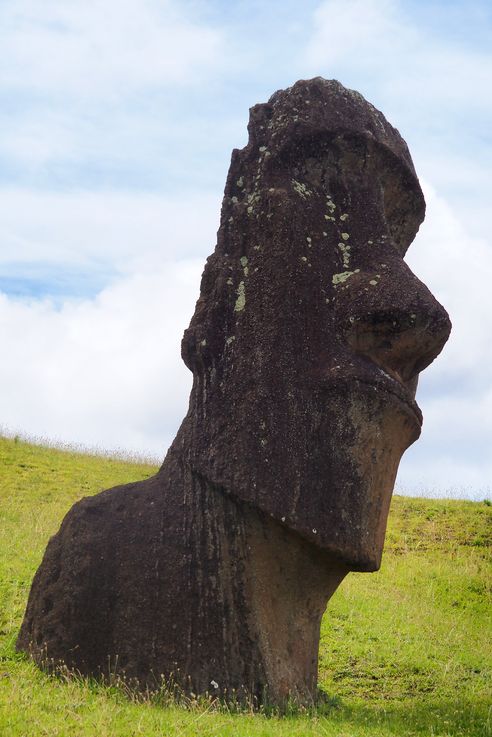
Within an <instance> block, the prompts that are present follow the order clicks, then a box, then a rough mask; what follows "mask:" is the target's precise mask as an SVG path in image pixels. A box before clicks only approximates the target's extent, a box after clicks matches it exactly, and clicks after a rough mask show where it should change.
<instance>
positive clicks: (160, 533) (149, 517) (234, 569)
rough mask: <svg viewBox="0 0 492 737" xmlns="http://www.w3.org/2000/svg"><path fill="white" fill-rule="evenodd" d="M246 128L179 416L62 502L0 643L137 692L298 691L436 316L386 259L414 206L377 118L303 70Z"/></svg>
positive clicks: (382, 497) (385, 485)
mask: <svg viewBox="0 0 492 737" xmlns="http://www.w3.org/2000/svg"><path fill="white" fill-rule="evenodd" d="M248 130H249V142H248V144H247V146H246V147H245V148H244V149H242V150H234V151H233V154H232V162H231V166H230V170H229V174H228V177H227V183H226V188H225V194H224V200H223V205H222V214H221V224H220V229H219V232H218V240H217V246H216V248H215V251H214V253H213V254H212V255H211V256H210V257H209V259H208V260H207V264H206V266H205V270H204V274H203V278H202V284H201V292H200V297H199V300H198V302H197V305H196V310H195V314H194V316H193V318H192V320H191V324H190V326H189V328H188V329H187V330H186V332H185V335H184V338H183V343H182V355H183V359H184V361H185V363H186V365H187V366H188V367H189V368H190V369H191V371H192V372H193V389H192V392H191V396H190V405H189V410H188V414H187V415H186V417H185V419H184V420H183V423H182V425H181V428H180V430H179V432H178V434H177V436H176V439H175V440H174V442H173V444H172V446H171V448H170V450H169V452H168V454H167V456H166V459H165V461H164V463H163V465H162V467H161V469H160V470H159V472H158V473H157V475H156V476H154V477H152V478H151V479H148V480H146V481H142V482H139V483H135V484H129V485H126V486H120V487H117V488H114V489H110V490H108V491H105V492H103V493H101V494H99V495H97V496H95V497H91V498H85V499H82V500H81V501H80V502H78V503H77V504H75V506H74V507H73V508H72V509H71V510H70V511H69V513H68V514H67V516H66V517H65V519H64V521H63V523H62V525H61V528H60V530H59V532H58V533H57V534H56V535H55V536H54V537H53V538H52V539H51V540H50V542H49V545H48V548H47V550H46V553H45V556H44V559H43V561H42V563H41V566H40V568H39V570H38V571H37V573H36V576H35V579H34V582H33V585H32V589H31V594H30V597H29V603H28V607H27V611H26V615H25V619H24V622H23V625H22V629H21V632H20V635H19V640H18V648H19V649H21V650H25V651H28V652H30V653H31V655H32V657H33V658H34V659H35V660H36V661H37V662H38V663H39V664H40V665H45V666H46V665H49V664H50V663H58V662H63V663H64V664H66V665H67V666H68V667H69V668H73V669H76V670H77V671H79V672H80V673H82V674H85V675H95V676H97V677H101V678H104V677H108V676H109V675H110V674H115V673H117V674H119V675H122V676H124V677H126V678H127V679H129V680H131V681H132V682H133V683H134V684H135V685H136V687H137V688H157V687H158V686H159V685H160V683H161V682H162V680H163V679H164V680H169V679H172V680H173V681H174V682H175V683H177V684H178V685H179V686H180V687H182V688H183V689H185V691H193V692H194V693H201V692H205V691H209V692H211V693H216V694H218V695H221V696H224V697H226V698H235V697H238V698H253V699H255V700H256V703H258V704H259V703H260V702H262V701H265V700H269V701H270V702H274V703H277V704H280V705H281V704H283V703H284V702H285V700H286V699H287V698H289V697H294V698H296V699H298V700H299V701H301V702H304V703H309V702H312V701H313V700H315V698H316V681H317V660H318V644H319V629H320V620H321V616H322V614H323V612H324V609H325V607H326V603H327V601H328V599H329V598H330V596H331V595H332V594H333V592H334V591H335V589H336V588H337V586H338V585H339V584H340V582H341V581H342V579H343V578H344V576H345V575H346V574H347V573H348V571H350V570H358V571H374V570H376V569H377V568H378V567H379V565H380V561H381V553H382V547H383V542H384V535H385V528H386V519H387V515H388V508H389V503H390V498H391V493H392V490H393V484H394V480H395V476H396V471H397V468H398V463H399V461H400V458H401V455H402V453H403V452H404V451H405V449H406V448H407V447H408V446H409V445H410V444H411V443H413V442H414V441H415V440H416V439H417V438H418V436H419V434H420V427H421V421H422V417H421V413H420V410H419V408H418V406H417V404H416V403H415V389H416V385H417V378H418V375H419V373H420V372H421V371H422V370H423V369H424V368H425V367H426V366H427V365H428V364H429V363H431V361H432V360H433V359H434V358H435V357H436V356H437V354H438V353H439V352H440V351H441V349H442V347H443V345H444V343H445V342H446V340H447V337H448V334H449V330H450V323H449V319H448V316H447V314H446V312H445V311H444V309H443V308H442V307H441V306H440V305H439V304H438V303H437V302H436V300H435V299H434V298H433V296H432V295H431V294H430V292H429V291H428V289H427V288H426V287H425V286H424V285H423V284H422V283H421V282H420V281H419V280H418V279H417V278H416V277H415V276H414V275H413V273H412V272H411V271H410V269H409V268H408V267H407V266H406V265H405V263H404V261H403V256H404V253H405V251H406V249H407V247H408V246H409V244H410V243H411V241H412V240H413V238H414V236H415V234H416V232H417V230H418V228H419V225H420V223H421V222H422V220H423V218H424V210H425V204H424V199H423V195H422V191H421V189H420V186H419V183H418V179H417V176H416V174H415V170H414V167H413V164H412V160H411V158H410V154H409V152H408V149H407V146H406V144H405V142H404V141H403V139H402V138H401V136H400V135H399V133H398V131H396V130H395V129H394V128H393V127H392V126H391V125H390V124H389V123H388V122H387V121H386V119H385V118H384V117H383V115H382V114H381V113H380V112H379V111H377V110H376V109H375V108H374V107H373V106H372V105H370V104H369V103H367V102H366V101H365V100H364V99H363V98H362V97H361V95H359V94H358V93H357V92H353V91H352V90H348V89H345V88H344V87H343V86H342V85H341V84H340V83H338V82H336V81H327V80H324V79H321V78H316V79H313V80H310V81H300V82H297V83H296V84H295V85H294V86H293V87H291V88H289V89H287V90H281V91H279V92H276V93H275V94H274V95H273V96H272V97H271V98H270V100H269V101H268V103H266V104H261V105H256V106H255V107H253V108H252V109H251V111H250V122H249V126H248ZM158 319H159V318H158V316H157V315H156V322H157V321H158Z"/></svg>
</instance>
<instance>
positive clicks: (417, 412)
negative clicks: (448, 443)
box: [323, 362, 423, 427]
mask: <svg viewBox="0 0 492 737" xmlns="http://www.w3.org/2000/svg"><path fill="white" fill-rule="evenodd" d="M369 366H370V370H367V369H368V368H369ZM369 366H366V367H365V368H366V370H365V371H364V372H360V371H349V372H347V373H345V374H342V373H341V371H340V372H337V369H341V366H334V367H333V368H332V370H331V372H330V373H331V376H330V377H329V378H328V377H325V379H324V381H323V383H325V384H326V386H327V387H328V386H330V385H332V386H337V385H338V386H340V384H344V385H345V386H346V387H347V389H348V390H349V392H350V393H352V391H353V387H354V385H355V386H357V387H359V388H362V387H361V385H362V386H364V388H365V387H367V388H370V389H372V390H374V391H375V392H383V393H385V394H388V395H390V396H391V398H392V399H397V400H398V401H399V402H400V404H402V405H404V407H405V408H406V409H407V410H409V411H410V413H411V415H412V418H413V419H414V420H415V422H416V423H417V424H418V426H419V427H421V426H422V422H423V417H422V410H421V409H420V407H419V405H418V404H417V402H416V401H415V399H414V395H413V392H412V391H410V389H409V388H408V387H407V386H406V385H405V383H404V382H403V381H400V380H398V379H397V378H396V377H395V376H392V375H391V374H389V373H388V372H387V371H386V370H385V369H383V368H381V367H380V366H377V365H376V364H374V363H372V362H371V363H370V364H369ZM335 372H336V373H335ZM334 373H335V375H334ZM336 374H338V375H336Z"/></svg>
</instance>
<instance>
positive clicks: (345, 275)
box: [331, 269, 360, 286]
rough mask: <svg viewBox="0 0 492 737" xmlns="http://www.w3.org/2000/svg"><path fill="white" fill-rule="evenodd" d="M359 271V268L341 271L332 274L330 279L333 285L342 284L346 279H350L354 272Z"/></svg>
mask: <svg viewBox="0 0 492 737" xmlns="http://www.w3.org/2000/svg"><path fill="white" fill-rule="evenodd" d="M359 271H360V269H355V271H342V272H341V273H340V274H333V277H332V280H331V281H332V283H333V284H334V286H336V285H337V284H343V283H344V282H346V281H347V279H350V277H351V276H353V275H354V274H358V273H359Z"/></svg>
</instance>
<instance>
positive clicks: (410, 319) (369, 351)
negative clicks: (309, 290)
mask: <svg viewBox="0 0 492 737" xmlns="http://www.w3.org/2000/svg"><path fill="white" fill-rule="evenodd" d="M354 276H355V278H353V280H349V281H351V283H350V284H348V285H347V290H346V292H345V294H344V299H343V300H342V302H343V303H345V305H346V309H345V310H343V312H345V314H344V315H343V318H342V320H341V324H340V326H341V328H342V331H343V333H344V337H345V340H346V341H347V343H348V344H349V345H350V347H351V348H352V350H353V351H354V352H355V353H357V354H359V355H364V356H367V357H368V358H370V359H371V360H372V361H373V362H374V363H375V364H377V365H378V366H379V367H381V368H382V369H383V370H385V371H386V372H388V373H390V374H391V375H392V376H393V377H394V378H396V379H398V380H399V381H401V382H402V383H404V384H406V385H407V386H408V387H409V388H416V383H417V378H418V375H419V373H420V372H421V371H423V369H425V368H426V367H427V366H428V365H429V364H430V363H431V362H432V361H433V360H434V359H435V358H436V356H437V355H438V354H439V353H440V352H441V350H442V348H443V346H444V344H445V343H446V341H447V339H448V337H449V333H450V330H451V322H450V320H449V316H448V314H447V312H446V310H445V309H444V307H442V306H441V305H440V304H439V302H438V301H437V300H436V299H435V298H434V297H433V295H432V294H431V293H430V291H429V290H428V289H427V287H426V286H425V285H424V284H423V283H422V282H421V281H420V280H419V279H417V277H416V276H415V275H414V274H413V273H412V272H411V271H410V269H409V268H408V267H407V266H406V265H405V264H403V263H402V262H400V264H399V265H398V270H396V271H390V270H389V269H387V270H385V271H383V270H381V273H379V274H371V273H367V272H366V273H364V274H363V273H359V274H356V275H354ZM412 385H414V386H412Z"/></svg>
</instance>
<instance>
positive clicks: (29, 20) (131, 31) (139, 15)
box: [0, 0, 223, 102]
mask: <svg viewBox="0 0 492 737" xmlns="http://www.w3.org/2000/svg"><path fill="white" fill-rule="evenodd" d="M0 28H2V29H3V30H2V31H1V32H0V49H1V52H0V70H1V71H0V83H1V84H3V85H4V87H7V88H9V87H11V88H15V89H17V90H18V89H22V88H25V89H26V88H27V89H29V90H30V91H31V92H34V93H35V94H37V95H43V94H47V93H48V94H52V93H55V94H59V95H63V96H64V97H65V98H66V97H67V96H68V97H69V98H73V99H75V100H78V101H79V102H80V101H82V100H83V99H84V98H95V97H96V98H97V97H102V98H105V100H106V101H107V99H108V97H109V98H112V99H118V98H119V97H121V96H127V95H131V94H133V93H134V92H135V91H138V92H141V91H142V89H144V88H148V87H162V86H163V85H169V84H171V85H176V84H183V83H189V82H194V83H196V82H197V81H200V79H202V78H203V74H204V72H206V71H209V70H210V69H211V68H213V67H214V66H215V65H216V64H217V63H218V61H219V59H220V56H221V52H222V51H223V38H222V35H221V33H220V31H219V30H217V29H214V28H212V27H209V26H206V25H204V24H202V25H200V24H199V23H198V22H196V21H195V20H194V19H193V18H192V17H188V16H187V14H186V12H185V11H184V9H183V6H182V4H181V5H180V4H179V3H176V2H171V0H87V1H86V2H80V0H44V1H43V2H42V3H39V2H37V1H36V0H6V1H5V2H3V3H2V5H1V9H0Z"/></svg>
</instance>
